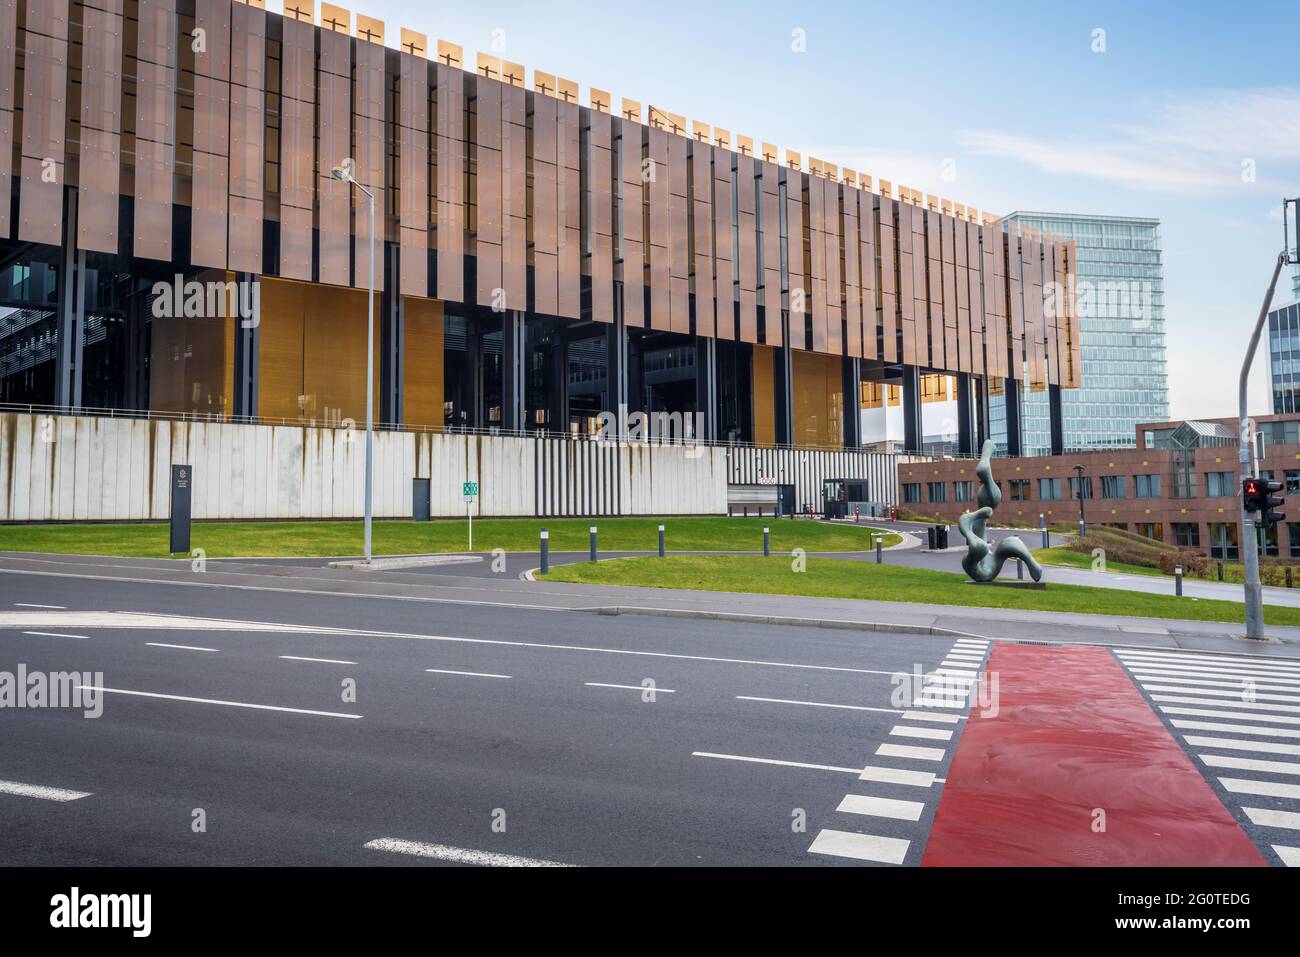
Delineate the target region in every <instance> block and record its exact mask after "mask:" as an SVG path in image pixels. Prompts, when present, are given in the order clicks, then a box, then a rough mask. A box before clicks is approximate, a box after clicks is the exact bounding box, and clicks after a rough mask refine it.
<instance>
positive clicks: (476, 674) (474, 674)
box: [424, 668, 663, 691]
mask: <svg viewBox="0 0 1300 957" xmlns="http://www.w3.org/2000/svg"><path fill="white" fill-rule="evenodd" d="M424 670H425V671H427V672H429V674H433V675H464V676H465V677H467V678H509V677H511V676H510V675H494V674H490V673H488V672H486V671H449V670H447V669H445V668H425V669H424ZM658 690H661V691H662V690H663V689H662V688H661V689H658Z"/></svg>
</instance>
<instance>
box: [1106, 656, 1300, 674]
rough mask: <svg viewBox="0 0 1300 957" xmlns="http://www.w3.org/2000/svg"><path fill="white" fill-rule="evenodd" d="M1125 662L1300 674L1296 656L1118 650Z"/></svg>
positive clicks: (1120, 657)
mask: <svg viewBox="0 0 1300 957" xmlns="http://www.w3.org/2000/svg"><path fill="white" fill-rule="evenodd" d="M1115 654H1117V655H1118V656H1119V659H1120V660H1121V661H1123V662H1126V663H1128V662H1134V663H1136V662H1148V663H1152V664H1154V663H1156V662H1168V663H1172V664H1173V665H1175V666H1177V667H1179V668H1190V667H1201V668H1225V669H1228V668H1247V669H1250V668H1265V669H1268V670H1270V671H1291V672H1294V673H1296V674H1300V663H1297V662H1296V660H1295V659H1294V658H1263V657H1261V658H1230V657H1227V656H1224V655H1191V654H1178V653H1174V652H1154V651H1149V652H1148V651H1117V652H1115Z"/></svg>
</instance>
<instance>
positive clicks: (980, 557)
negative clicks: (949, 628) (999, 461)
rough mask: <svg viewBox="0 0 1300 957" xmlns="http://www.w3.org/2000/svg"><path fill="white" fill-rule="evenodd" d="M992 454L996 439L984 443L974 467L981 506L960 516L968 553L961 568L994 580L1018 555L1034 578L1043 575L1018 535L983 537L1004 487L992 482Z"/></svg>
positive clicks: (981, 579)
mask: <svg viewBox="0 0 1300 957" xmlns="http://www.w3.org/2000/svg"><path fill="white" fill-rule="evenodd" d="M992 454H993V440H992V439H990V440H988V441H987V442H985V443H984V448H983V449H982V450H981V452H980V464H979V465H977V466H976V467H975V475H976V476H977V477H978V478H979V480H980V488H979V492H978V493H976V496H975V501H976V502H978V503H979V508H977V509H976V510H975V511H973V512H964V513H963V514H962V516H961V518H959V519H957V530H958V531H959V532H961V537H962V538H964V539H966V554H965V556H963V558H962V560H961V567H962V569H963V570H964V571H965V572H966V574H967V575H969V576H970V577H971V578H972V579H973V580H975V581H977V582H991V581H993V580H994V579H995V578H997V577H998V573H999V572H1000V571H1002V565H1003V563H1004V562H1006V560H1007V559H1008V558H1018V559H1020V560H1021V561H1022V562H1024V563H1025V565H1026V567H1028V569H1029V574H1030V575H1031V576H1033V579H1034V581H1038V580H1039V579H1041V578H1042V577H1043V568H1042V566H1041V565H1039V564H1038V562H1036V561H1034V556H1033V555H1032V554H1031V553H1030V551H1029V548H1028V547H1027V546H1026V545H1025V543H1024V542H1022V541H1021V540H1020V539H1019V538H1018V537H1016V536H1015V535H1011V536H1009V537H1007V538H1004V539H1002V540H1001V541H1000V542H990V541H986V540H985V539H984V530H985V526H987V525H988V521H989V519H990V518H992V517H993V510H994V509H995V508H997V507H998V506H999V505H1001V504H1002V490H1001V489H1000V488H998V483H997V482H995V481H993V468H992V466H991V465H990V464H989V457H990V456H991V455H992Z"/></svg>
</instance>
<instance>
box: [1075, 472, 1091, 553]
mask: <svg viewBox="0 0 1300 957" xmlns="http://www.w3.org/2000/svg"><path fill="white" fill-rule="evenodd" d="M1074 472H1075V474H1076V475H1077V476H1078V478H1077V479H1076V480H1075V484H1076V485H1077V486H1078V492H1079V537H1080V538H1083V536H1084V535H1086V534H1087V533H1088V527H1087V526H1086V525H1085V524H1084V521H1083V466H1082V465H1076V466H1075V467H1074Z"/></svg>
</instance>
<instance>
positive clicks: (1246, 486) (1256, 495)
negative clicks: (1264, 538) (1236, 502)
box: [1241, 478, 1286, 529]
mask: <svg viewBox="0 0 1300 957" xmlns="http://www.w3.org/2000/svg"><path fill="white" fill-rule="evenodd" d="M1282 487H1283V486H1282V483H1281V482H1273V481H1270V480H1268V479H1262V478H1247V479H1242V480H1241V506H1242V508H1244V509H1245V510H1246V511H1247V512H1249V513H1255V512H1258V513H1259V521H1258V524H1260V525H1263V526H1264V528H1266V529H1267V528H1272V527H1273V526H1274V525H1276V524H1277V523H1278V522H1280V521H1282V520H1283V519H1284V518H1286V515H1285V514H1284V513H1282V512H1275V511H1273V509H1275V508H1277V507H1278V506H1279V505H1281V504H1282V503H1283V502H1285V501H1286V498H1285V497H1283V496H1281V495H1278V494H1276V493H1277V492H1280V491H1282Z"/></svg>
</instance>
